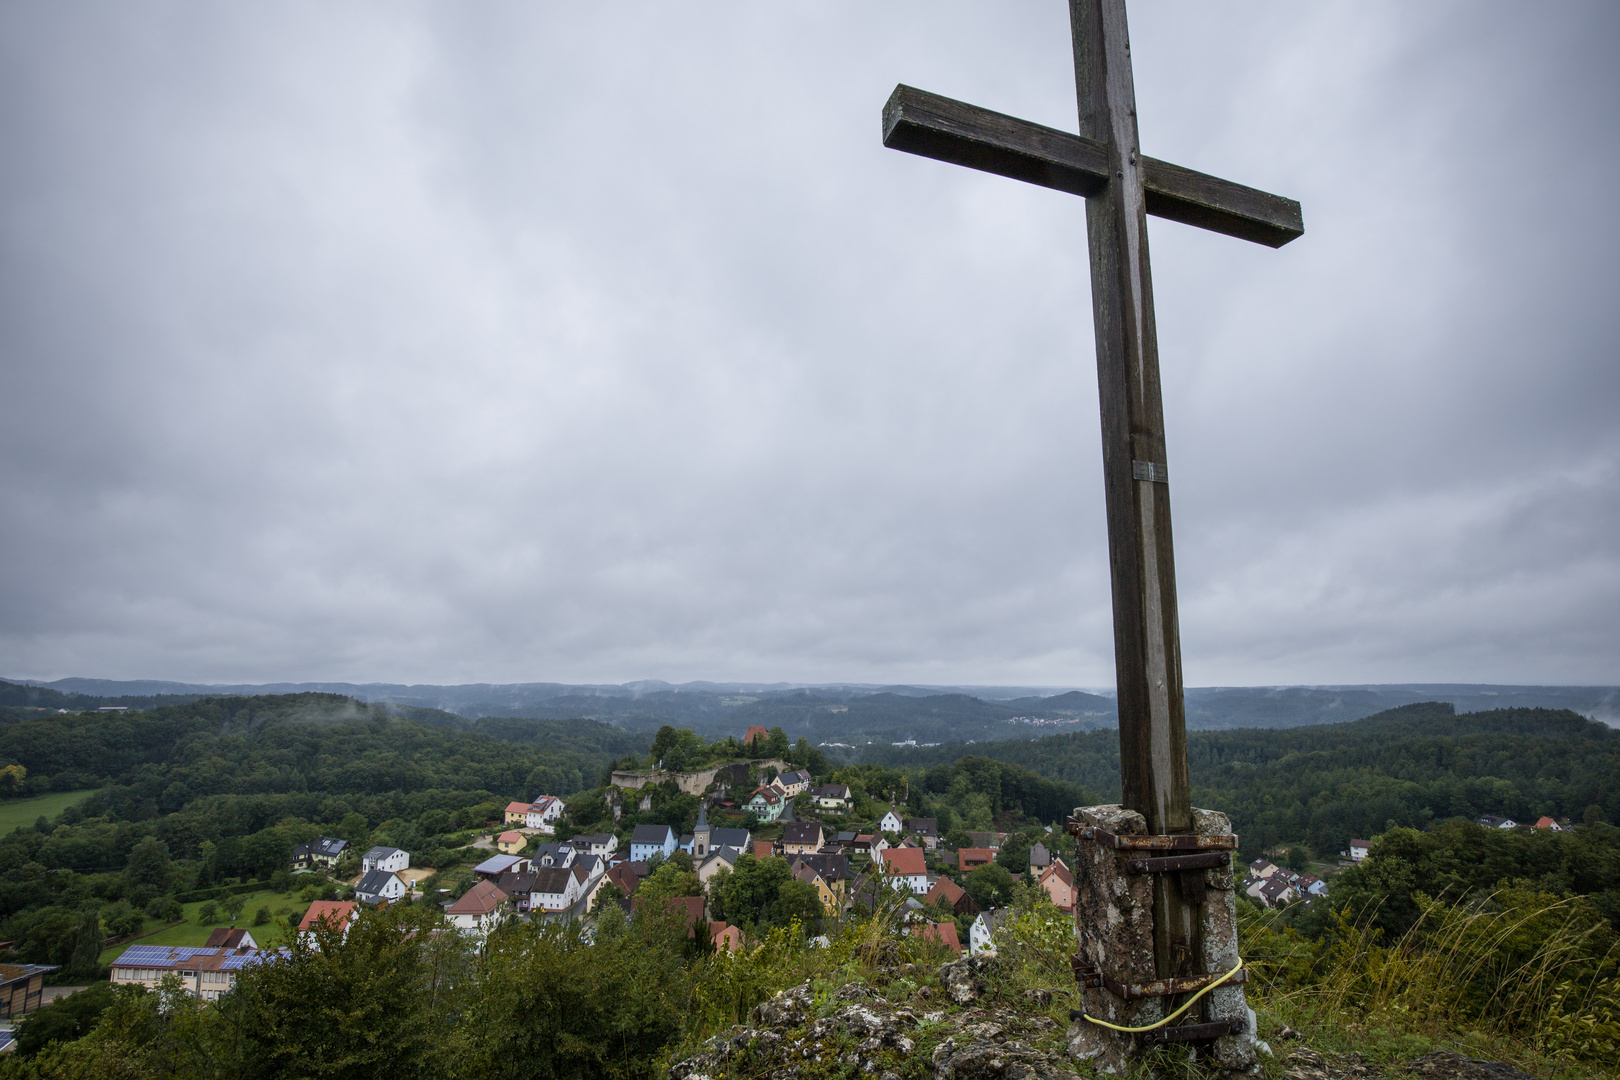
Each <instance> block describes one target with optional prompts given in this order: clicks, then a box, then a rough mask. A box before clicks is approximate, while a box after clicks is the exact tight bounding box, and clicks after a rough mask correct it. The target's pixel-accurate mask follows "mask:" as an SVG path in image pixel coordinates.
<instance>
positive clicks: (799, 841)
mask: <svg viewBox="0 0 1620 1080" xmlns="http://www.w3.org/2000/svg"><path fill="white" fill-rule="evenodd" d="M826 842H827V834H826V832H824V831H823V830H822V828H821V822H819V821H795V822H793V823H792V824H790V825H788V826H786V827H784V828H783V830H782V854H784V855H811V854H814V853H815V852H817V851H820V850H821V845H822V844H824V843H826Z"/></svg>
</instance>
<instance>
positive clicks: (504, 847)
mask: <svg viewBox="0 0 1620 1080" xmlns="http://www.w3.org/2000/svg"><path fill="white" fill-rule="evenodd" d="M528 842H529V838H528V837H527V836H524V835H523V834H522V833H520V832H516V831H512V832H503V833H501V835H499V836H497V837H496V838H495V846H496V847H497V848H500V849H501V851H503V852H505V853H506V854H507V855H516V854H518V853H519V852H520V851H522V850H523V848H524V845H526V844H527V843H528Z"/></svg>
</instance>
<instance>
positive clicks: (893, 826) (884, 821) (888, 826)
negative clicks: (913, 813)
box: [878, 806, 905, 833]
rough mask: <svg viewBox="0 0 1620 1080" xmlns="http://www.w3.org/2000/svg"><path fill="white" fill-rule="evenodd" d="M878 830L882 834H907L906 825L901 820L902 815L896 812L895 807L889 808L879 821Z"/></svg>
mask: <svg viewBox="0 0 1620 1080" xmlns="http://www.w3.org/2000/svg"><path fill="white" fill-rule="evenodd" d="M878 830H879V831H880V832H889V833H903V832H905V825H904V823H903V822H902V821H901V820H900V815H899V814H898V813H896V812H895V809H894V807H892V806H891V807H889V809H888V810H887V811H885V812H884V814H883V816H882V817H881V818H879V819H878Z"/></svg>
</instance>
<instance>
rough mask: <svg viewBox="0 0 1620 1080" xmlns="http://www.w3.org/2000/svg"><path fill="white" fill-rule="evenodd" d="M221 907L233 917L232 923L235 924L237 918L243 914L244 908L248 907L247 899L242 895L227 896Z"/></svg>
mask: <svg viewBox="0 0 1620 1080" xmlns="http://www.w3.org/2000/svg"><path fill="white" fill-rule="evenodd" d="M220 906H221V907H223V908H224V909H225V914H226V915H229V916H230V917H231V921H232V922H235V921H236V917H237V916H238V915H240V914H242V908H244V907H245V906H247V898H246V897H244V896H242V895H241V894H240V893H233V894H232V895H230V896H227V897H226V898H225V899H224V900H223V901H222V902H221V903H220Z"/></svg>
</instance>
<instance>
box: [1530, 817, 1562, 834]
mask: <svg viewBox="0 0 1620 1080" xmlns="http://www.w3.org/2000/svg"><path fill="white" fill-rule="evenodd" d="M1531 828H1533V829H1551V830H1552V831H1553V832H1563V831H1564V827H1563V826H1562V825H1560V824H1558V822H1556V821H1554V820H1553V819H1552V818H1550V817H1541V818H1537V819H1536V823H1535V824H1534V825H1532V826H1531Z"/></svg>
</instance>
